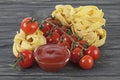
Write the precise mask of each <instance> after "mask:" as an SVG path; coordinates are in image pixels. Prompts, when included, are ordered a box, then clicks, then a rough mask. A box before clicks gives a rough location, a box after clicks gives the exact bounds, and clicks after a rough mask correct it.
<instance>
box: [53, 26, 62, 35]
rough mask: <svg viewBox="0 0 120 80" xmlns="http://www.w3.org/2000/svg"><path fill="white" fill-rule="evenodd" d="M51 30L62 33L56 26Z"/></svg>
mask: <svg viewBox="0 0 120 80" xmlns="http://www.w3.org/2000/svg"><path fill="white" fill-rule="evenodd" d="M53 32H57V33H59V34H60V35H62V34H63V32H62V31H61V30H60V29H58V28H57V27H56V28H54V29H53Z"/></svg>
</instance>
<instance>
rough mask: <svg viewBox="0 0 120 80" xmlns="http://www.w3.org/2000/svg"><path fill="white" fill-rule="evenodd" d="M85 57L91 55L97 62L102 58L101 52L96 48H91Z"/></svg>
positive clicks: (87, 50)
mask: <svg viewBox="0 0 120 80" xmlns="http://www.w3.org/2000/svg"><path fill="white" fill-rule="evenodd" d="M84 54H85V55H90V56H92V57H93V59H94V60H97V59H98V58H99V57H100V50H99V48H98V47H96V46H90V47H89V48H87V49H86V50H85V51H84Z"/></svg>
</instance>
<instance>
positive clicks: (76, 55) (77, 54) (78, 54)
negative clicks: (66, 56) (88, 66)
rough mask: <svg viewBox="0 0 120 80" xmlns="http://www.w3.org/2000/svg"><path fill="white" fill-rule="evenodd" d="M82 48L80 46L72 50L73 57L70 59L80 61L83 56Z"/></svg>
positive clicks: (75, 61) (74, 61)
mask: <svg viewBox="0 0 120 80" xmlns="http://www.w3.org/2000/svg"><path fill="white" fill-rule="evenodd" d="M81 52H82V51H81V49H80V48H78V47H77V48H75V49H74V50H73V51H72V52H71V58H70V61H71V62H73V63H76V64H77V63H78V62H79V60H80V58H81V56H82V55H81V54H82V53H81Z"/></svg>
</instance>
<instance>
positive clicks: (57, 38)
mask: <svg viewBox="0 0 120 80" xmlns="http://www.w3.org/2000/svg"><path fill="white" fill-rule="evenodd" d="M52 40H53V42H52V43H58V42H59V40H60V34H59V33H57V32H53V34H52Z"/></svg>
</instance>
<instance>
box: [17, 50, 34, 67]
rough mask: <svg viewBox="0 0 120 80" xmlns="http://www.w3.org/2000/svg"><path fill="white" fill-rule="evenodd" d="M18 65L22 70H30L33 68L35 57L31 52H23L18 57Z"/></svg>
mask: <svg viewBox="0 0 120 80" xmlns="http://www.w3.org/2000/svg"><path fill="white" fill-rule="evenodd" d="M20 58H21V60H20V61H18V64H19V65H20V67H21V68H28V67H31V66H32V65H33V63H34V55H33V53H32V52H31V51H30V50H23V51H22V52H20V53H19V54H18V56H17V60H19V59H20Z"/></svg>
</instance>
